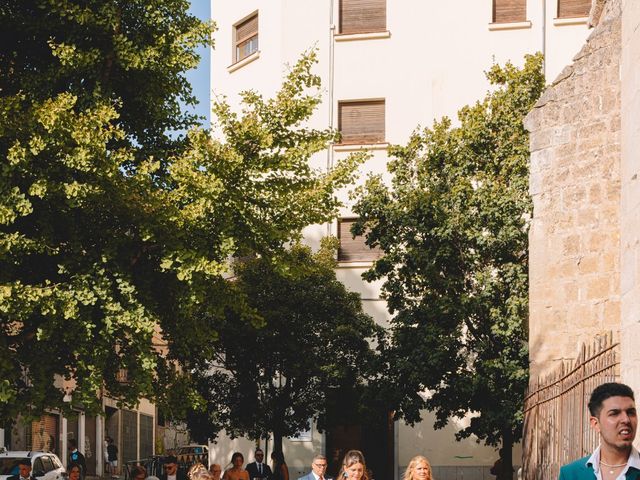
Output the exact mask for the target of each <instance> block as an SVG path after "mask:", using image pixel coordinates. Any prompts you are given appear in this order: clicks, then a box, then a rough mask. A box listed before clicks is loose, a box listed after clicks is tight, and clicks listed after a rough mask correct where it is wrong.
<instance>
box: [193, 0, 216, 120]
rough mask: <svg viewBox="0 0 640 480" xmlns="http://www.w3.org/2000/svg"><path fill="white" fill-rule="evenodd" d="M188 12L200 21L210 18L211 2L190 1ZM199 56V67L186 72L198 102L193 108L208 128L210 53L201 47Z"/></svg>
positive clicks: (208, 0)
mask: <svg viewBox="0 0 640 480" xmlns="http://www.w3.org/2000/svg"><path fill="white" fill-rule="evenodd" d="M189 12H190V13H192V14H193V15H195V16H197V17H198V18H200V19H202V20H209V19H210V18H211V2H210V0H191V7H190V9H189ZM198 53H199V54H200V57H201V58H200V65H199V66H198V68H196V69H193V70H189V71H188V72H187V79H188V80H189V82H190V83H191V86H192V87H193V93H194V95H195V96H196V98H197V99H198V101H199V102H200V103H199V104H198V105H197V107H196V108H195V112H196V113H197V114H198V115H203V116H205V117H206V119H207V120H206V122H205V125H204V126H205V127H206V128H209V123H210V119H211V111H210V108H209V96H210V90H211V89H210V87H209V66H210V62H211V52H210V50H209V49H208V48H204V47H201V48H199V49H198Z"/></svg>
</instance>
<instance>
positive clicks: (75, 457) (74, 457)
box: [67, 438, 87, 479]
mask: <svg viewBox="0 0 640 480" xmlns="http://www.w3.org/2000/svg"><path fill="white" fill-rule="evenodd" d="M67 443H68V445H69V452H70V453H69V462H68V465H71V464H72V463H75V464H77V465H80V468H81V469H82V470H81V472H80V479H84V477H85V476H86V475H87V461H86V460H85V459H84V455H83V454H81V453H80V452H79V451H78V443H77V442H76V441H75V440H74V439H73V438H70V439H69V441H68V442H67Z"/></svg>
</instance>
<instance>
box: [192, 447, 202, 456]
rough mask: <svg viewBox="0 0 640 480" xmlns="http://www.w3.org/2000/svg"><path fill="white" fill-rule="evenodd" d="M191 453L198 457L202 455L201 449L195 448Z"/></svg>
mask: <svg viewBox="0 0 640 480" xmlns="http://www.w3.org/2000/svg"><path fill="white" fill-rule="evenodd" d="M193 451H194V453H195V454H196V455H200V454H201V453H202V447H196V448H194V449H193Z"/></svg>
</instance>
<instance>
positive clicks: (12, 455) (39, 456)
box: [0, 450, 67, 480]
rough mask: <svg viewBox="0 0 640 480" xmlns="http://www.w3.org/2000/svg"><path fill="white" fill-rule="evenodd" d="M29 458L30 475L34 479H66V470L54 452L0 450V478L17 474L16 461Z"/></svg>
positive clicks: (4, 478) (3, 479)
mask: <svg viewBox="0 0 640 480" xmlns="http://www.w3.org/2000/svg"><path fill="white" fill-rule="evenodd" d="M22 458H29V459H31V476H32V477H34V478H35V479H36V480H66V479H67V471H66V470H65V469H64V467H63V466H62V462H61V461H60V459H59V458H58V456H57V455H56V454H55V453H50V452H29V451H24V450H9V451H6V450H0V480H7V478H9V477H10V476H11V475H18V474H19V472H18V461H19V460H20V459H22Z"/></svg>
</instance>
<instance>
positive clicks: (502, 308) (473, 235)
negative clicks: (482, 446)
mask: <svg viewBox="0 0 640 480" xmlns="http://www.w3.org/2000/svg"><path fill="white" fill-rule="evenodd" d="M541 65H542V58H541V56H540V55H535V56H527V57H526V63H525V66H524V67H523V68H522V69H517V68H516V67H514V66H513V65H511V64H507V65H506V66H505V67H502V68H501V67H500V66H497V65H495V66H493V67H492V68H491V70H490V71H489V72H488V73H487V78H488V79H489V81H490V82H491V83H492V84H493V85H495V86H496V88H495V89H494V90H493V91H491V92H490V93H488V94H487V96H486V97H485V98H484V100H483V101H481V102H478V103H476V104H475V105H473V106H467V107H464V108H462V109H461V110H460V112H459V114H458V117H459V121H460V125H459V126H457V127H454V126H452V123H451V121H450V120H449V119H447V118H444V119H442V120H441V121H439V122H436V123H435V124H434V126H433V128H431V129H425V130H423V131H421V132H420V131H417V132H415V133H414V134H413V135H412V136H411V138H410V140H409V142H408V144H407V145H405V146H397V147H394V148H392V149H390V154H391V156H393V157H394V159H393V160H392V161H391V162H390V163H389V167H388V169H389V172H390V173H391V174H392V180H391V186H387V185H385V184H384V183H383V181H382V179H381V178H380V177H372V178H370V179H368V181H367V183H366V185H365V186H364V188H362V189H360V190H359V192H358V199H357V205H356V207H355V211H356V212H357V213H358V214H359V216H360V220H359V222H358V223H357V224H356V225H355V226H354V231H355V233H359V234H361V233H365V232H368V234H367V243H368V244H369V245H379V246H380V247H381V248H382V250H383V251H384V256H383V257H382V258H381V259H379V260H378V261H377V262H376V263H375V264H374V266H373V268H372V269H370V270H369V271H367V272H366V273H365V278H366V279H367V280H374V279H384V286H383V295H384V296H385V298H386V300H387V304H388V309H389V311H390V312H391V313H393V314H395V316H394V318H393V320H392V324H391V340H390V343H389V344H388V345H385V357H386V367H385V369H384V371H383V374H382V376H381V378H379V379H378V386H379V388H380V389H383V390H384V392H385V395H387V398H389V397H394V396H395V398H394V399H393V401H394V402H396V405H397V409H396V415H397V417H404V418H405V420H406V421H408V422H409V423H413V422H416V421H419V420H420V413H419V411H420V409H421V408H425V407H426V408H427V409H430V410H435V412H436V418H437V421H436V424H435V427H436V428H439V427H443V426H444V425H445V424H446V423H447V421H448V419H449V418H451V417H459V418H462V417H464V416H465V415H467V414H468V413H469V412H471V413H473V416H472V418H471V421H470V424H469V426H468V427H466V428H463V429H462V430H460V431H459V432H457V434H456V437H457V438H458V439H461V438H464V437H468V436H470V435H472V434H474V435H476V436H477V437H478V439H481V440H484V441H485V442H486V443H487V444H489V445H494V446H495V445H497V444H498V443H501V444H502V447H503V448H502V449H501V455H502V466H503V474H506V476H505V477H504V478H511V469H512V464H511V448H512V445H513V443H514V442H515V441H517V440H519V438H520V436H521V430H522V418H523V413H522V405H523V397H524V390H525V388H526V386H527V381H528V358H527V326H526V320H527V313H528V309H527V294H528V283H527V268H528V267H527V262H528V251H527V230H528V221H529V218H530V214H531V202H530V198H529V195H528V162H529V145H528V135H527V132H526V131H525V129H524V127H523V123H522V121H523V118H524V116H525V115H526V114H527V113H528V112H529V110H530V109H531V108H532V107H533V105H534V103H535V102H536V100H537V99H538V97H539V96H540V94H541V92H542V90H543V88H544V76H543V74H542V71H541ZM507 472H508V473H507Z"/></svg>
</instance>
